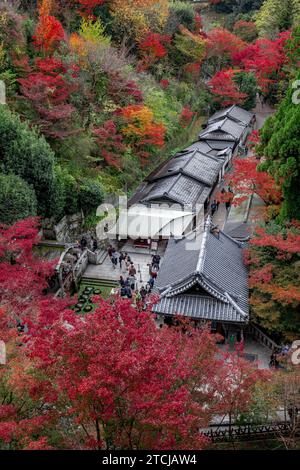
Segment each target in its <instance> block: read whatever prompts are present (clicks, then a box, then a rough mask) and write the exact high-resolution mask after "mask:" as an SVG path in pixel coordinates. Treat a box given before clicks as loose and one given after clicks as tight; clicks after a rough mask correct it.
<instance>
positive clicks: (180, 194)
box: [141, 173, 212, 205]
mask: <svg viewBox="0 0 300 470" xmlns="http://www.w3.org/2000/svg"><path fill="white" fill-rule="evenodd" d="M211 190H212V188H211V187H210V186H207V185H206V184H204V183H201V182H200V181H197V180H196V179H194V178H189V177H188V176H185V175H183V174H181V173H179V174H175V175H173V176H168V177H165V178H162V179H159V180H158V181H154V182H152V183H150V184H149V185H148V186H147V192H146V193H144V195H143V196H142V198H141V202H142V203H143V202H151V201H160V200H168V201H172V202H178V203H179V204H191V205H194V204H196V203H199V204H202V203H203V202H204V201H205V200H206V198H207V197H208V195H209V194H210V192H211Z"/></svg>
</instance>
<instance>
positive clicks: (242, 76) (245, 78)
mask: <svg viewBox="0 0 300 470" xmlns="http://www.w3.org/2000/svg"><path fill="white" fill-rule="evenodd" d="M233 80H234V81H235V82H236V83H237V85H238V88H239V91H240V92H241V93H247V95H248V98H247V99H246V100H245V101H244V103H243V108H245V109H248V110H249V109H252V108H254V106H255V103H256V93H257V82H256V78H255V75H254V74H253V73H248V72H237V73H236V74H235V75H234V78H233Z"/></svg>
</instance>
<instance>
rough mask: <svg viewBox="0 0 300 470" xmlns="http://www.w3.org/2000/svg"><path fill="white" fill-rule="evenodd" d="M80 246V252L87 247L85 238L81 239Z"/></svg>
mask: <svg viewBox="0 0 300 470" xmlns="http://www.w3.org/2000/svg"><path fill="white" fill-rule="evenodd" d="M80 246H81V249H82V251H84V250H85V249H86V247H87V240H86V238H85V237H82V239H81V240H80Z"/></svg>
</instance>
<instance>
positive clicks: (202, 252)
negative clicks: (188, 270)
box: [195, 216, 212, 274]
mask: <svg viewBox="0 0 300 470" xmlns="http://www.w3.org/2000/svg"><path fill="white" fill-rule="evenodd" d="M211 223H212V220H211V217H210V216H208V217H207V218H206V221H205V224H204V232H203V238H202V242H201V247H200V251H199V258H198V262H197V266H196V272H195V273H196V274H203V266H204V261H205V246H206V243H207V240H208V232H209V230H210V227H211Z"/></svg>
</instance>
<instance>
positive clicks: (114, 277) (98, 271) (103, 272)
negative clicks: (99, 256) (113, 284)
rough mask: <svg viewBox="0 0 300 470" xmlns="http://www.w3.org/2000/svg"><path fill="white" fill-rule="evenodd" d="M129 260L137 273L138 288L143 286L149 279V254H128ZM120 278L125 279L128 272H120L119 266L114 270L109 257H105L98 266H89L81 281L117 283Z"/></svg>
mask: <svg viewBox="0 0 300 470" xmlns="http://www.w3.org/2000/svg"><path fill="white" fill-rule="evenodd" d="M130 258H131V260H132V262H133V264H134V266H135V268H136V271H137V274H136V278H137V284H138V287H139V288H140V287H141V286H145V285H146V284H147V282H148V280H149V277H150V276H149V264H151V254H149V253H148V254H145V253H130ZM120 276H123V277H127V276H128V272H127V271H125V270H121V269H120V266H119V264H118V265H117V266H116V269H114V268H113V265H112V262H111V260H110V258H109V256H107V257H106V258H105V260H104V262H103V263H102V264H100V265H92V264H90V265H89V266H88V267H87V269H86V271H85V273H84V276H83V279H84V278H89V279H97V280H109V281H118V280H119V279H120Z"/></svg>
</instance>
